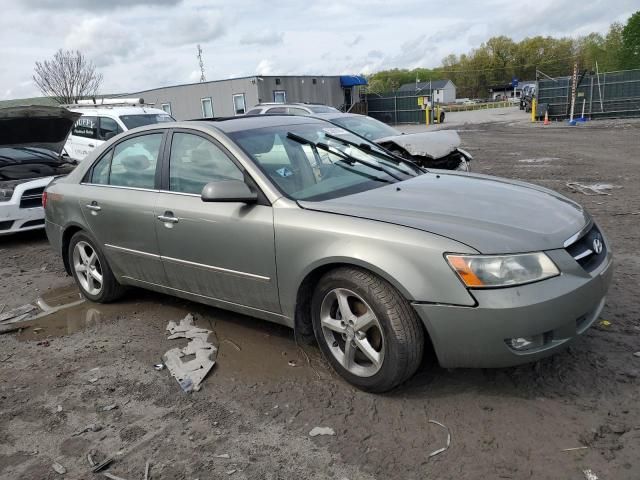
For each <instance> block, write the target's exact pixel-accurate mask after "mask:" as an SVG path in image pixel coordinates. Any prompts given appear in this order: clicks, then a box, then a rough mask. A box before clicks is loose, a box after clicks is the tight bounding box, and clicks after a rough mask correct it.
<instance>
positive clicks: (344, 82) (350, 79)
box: [340, 75, 367, 88]
mask: <svg viewBox="0 0 640 480" xmlns="http://www.w3.org/2000/svg"><path fill="white" fill-rule="evenodd" d="M356 85H367V79H366V78H364V77H362V76H360V75H340V86H341V87H343V88H344V87H355V86H356Z"/></svg>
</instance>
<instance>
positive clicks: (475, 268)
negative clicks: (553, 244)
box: [445, 252, 560, 288]
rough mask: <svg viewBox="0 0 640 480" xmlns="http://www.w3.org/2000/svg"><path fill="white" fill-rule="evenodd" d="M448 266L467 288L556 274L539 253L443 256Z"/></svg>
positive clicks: (517, 283) (510, 284)
mask: <svg viewBox="0 0 640 480" xmlns="http://www.w3.org/2000/svg"><path fill="white" fill-rule="evenodd" d="M445 258H446V259H447V261H448V262H449V265H451V268H453V270H454V271H455V272H456V273H457V274H458V276H459V277H460V279H461V280H462V282H463V283H464V284H465V285H466V286H467V287H470V288H491V287H510V286H513V285H521V284H523V283H531V282H536V281H538V280H543V279H545V278H551V277H555V276H556V275H560V270H558V267H556V266H555V264H554V263H553V262H552V261H551V259H550V258H549V257H548V256H547V255H546V254H545V253H542V252H538V253H523V254H515V255H445Z"/></svg>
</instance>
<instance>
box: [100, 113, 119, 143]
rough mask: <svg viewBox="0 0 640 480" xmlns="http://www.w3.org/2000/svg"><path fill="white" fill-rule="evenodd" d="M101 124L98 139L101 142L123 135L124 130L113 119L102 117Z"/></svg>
mask: <svg viewBox="0 0 640 480" xmlns="http://www.w3.org/2000/svg"><path fill="white" fill-rule="evenodd" d="M99 122H100V123H99V126H100V127H99V129H98V139H100V140H109V139H110V138H113V137H115V136H116V135H118V134H119V133H122V128H120V125H118V122H116V121H115V120H114V119H113V118H109V117H100V118H99Z"/></svg>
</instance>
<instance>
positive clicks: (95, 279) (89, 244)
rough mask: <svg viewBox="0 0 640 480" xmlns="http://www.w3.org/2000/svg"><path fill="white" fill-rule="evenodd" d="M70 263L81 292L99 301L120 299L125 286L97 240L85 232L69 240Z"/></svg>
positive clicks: (92, 299)
mask: <svg viewBox="0 0 640 480" xmlns="http://www.w3.org/2000/svg"><path fill="white" fill-rule="evenodd" d="M68 255H69V257H68V258H69V264H70V265H71V272H72V274H73V278H74V279H75V281H76V284H77V285H78V287H79V288H80V292H81V293H82V295H83V296H84V297H86V298H88V299H89V300H91V301H94V302H98V303H107V302H111V301H113V300H116V299H118V298H119V297H120V296H121V295H122V293H123V292H124V287H122V285H120V284H119V283H118V281H117V280H116V278H115V276H114V275H113V272H112V271H111V268H110V267H109V264H108V263H107V260H106V258H105V257H104V255H103V253H102V252H101V251H100V249H99V248H98V247H97V245H96V243H95V241H94V240H93V239H91V238H90V237H89V236H88V235H87V234H85V233H84V232H78V233H76V234H75V235H74V236H73V237H71V241H70V242H69V252H68Z"/></svg>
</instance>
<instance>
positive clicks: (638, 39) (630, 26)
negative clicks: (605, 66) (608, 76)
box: [621, 11, 640, 69]
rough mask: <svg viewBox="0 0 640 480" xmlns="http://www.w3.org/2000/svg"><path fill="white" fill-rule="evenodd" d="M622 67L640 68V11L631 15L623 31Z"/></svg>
mask: <svg viewBox="0 0 640 480" xmlns="http://www.w3.org/2000/svg"><path fill="white" fill-rule="evenodd" d="M621 53H622V55H621V56H622V64H623V65H622V66H623V68H627V69H630V68H640V11H638V12H636V13H634V14H633V15H631V18H629V20H628V21H627V24H626V25H625V26H624V28H623V29H622V52H621Z"/></svg>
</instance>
